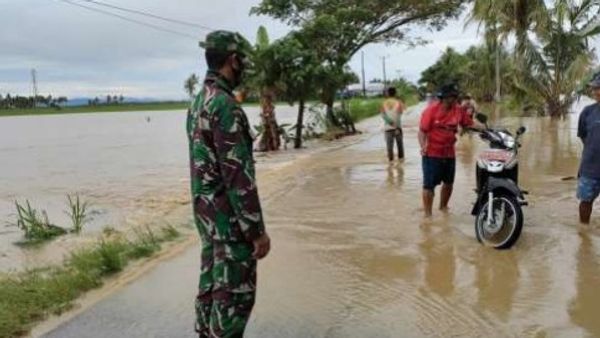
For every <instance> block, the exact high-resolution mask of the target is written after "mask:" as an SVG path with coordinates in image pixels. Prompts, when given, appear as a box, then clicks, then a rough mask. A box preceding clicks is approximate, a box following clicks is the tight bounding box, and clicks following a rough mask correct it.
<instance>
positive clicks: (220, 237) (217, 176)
mask: <svg viewBox="0 0 600 338" xmlns="http://www.w3.org/2000/svg"><path fill="white" fill-rule="evenodd" d="M200 46H201V47H203V48H204V49H205V50H206V61H207V63H208V68H209V70H208V73H207V75H206V78H205V80H204V85H203V89H202V90H201V92H200V93H199V94H198V96H197V97H196V99H195V100H194V102H193V104H192V107H191V109H190V110H189V112H188V118H187V133H188V139H189V150H190V170H191V189H192V198H193V209H194V219H195V223H196V226H197V228H198V232H199V234H200V238H201V240H202V254H201V256H202V258H201V259H202V266H201V272H200V285H199V294H198V297H197V299H196V314H197V331H198V333H199V335H200V337H242V336H243V334H244V329H245V327H246V323H247V322H248V318H249V317H250V313H251V311H252V308H253V306H254V299H255V294H256V262H257V259H261V258H263V257H265V256H266V255H267V254H268V252H269V250H270V239H269V236H268V235H267V233H266V232H265V226H264V222H263V216H262V211H261V207H260V201H259V198H258V192H257V188H256V181H255V171H254V159H253V155H252V143H253V138H252V136H251V130H250V126H249V123H248V119H247V117H246V115H245V113H244V111H243V110H242V108H241V107H240V106H239V104H238V102H237V101H236V100H235V97H234V95H233V93H232V90H233V89H234V88H235V87H237V86H238V85H239V84H240V81H241V77H242V75H243V72H244V68H245V66H246V64H247V56H248V55H249V53H250V50H251V49H250V44H249V43H248V42H247V41H246V40H245V39H244V38H243V37H242V36H241V35H239V34H237V33H231V32H226V31H216V32H212V33H210V34H209V35H208V36H207V37H206V41H204V42H201V43H200Z"/></svg>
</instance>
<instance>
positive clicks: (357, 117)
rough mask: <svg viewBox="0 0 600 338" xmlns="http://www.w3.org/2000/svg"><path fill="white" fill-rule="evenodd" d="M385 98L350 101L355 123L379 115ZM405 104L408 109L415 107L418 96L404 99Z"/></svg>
mask: <svg viewBox="0 0 600 338" xmlns="http://www.w3.org/2000/svg"><path fill="white" fill-rule="evenodd" d="M383 100H384V99H383V98H366V99H363V98H354V99H351V100H350V101H349V104H350V116H351V117H352V120H353V121H354V122H359V121H362V120H364V119H367V118H369V117H373V116H375V115H377V114H379V108H380V106H381V103H382V102H383ZM403 101H404V104H405V105H406V106H407V107H410V106H412V105H415V104H416V103H418V102H419V98H418V96H416V95H411V96H408V97H406V98H403Z"/></svg>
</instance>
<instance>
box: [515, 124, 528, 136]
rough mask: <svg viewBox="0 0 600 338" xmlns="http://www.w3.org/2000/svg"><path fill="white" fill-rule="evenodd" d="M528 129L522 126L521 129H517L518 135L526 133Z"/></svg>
mask: <svg viewBox="0 0 600 338" xmlns="http://www.w3.org/2000/svg"><path fill="white" fill-rule="evenodd" d="M526 131H527V128H525V127H523V126H521V127H520V128H519V129H517V135H519V136H520V135H523V134H525V132H526Z"/></svg>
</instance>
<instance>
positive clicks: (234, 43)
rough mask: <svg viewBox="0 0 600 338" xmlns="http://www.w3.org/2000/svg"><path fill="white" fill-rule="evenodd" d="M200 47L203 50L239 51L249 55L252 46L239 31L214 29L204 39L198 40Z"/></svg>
mask: <svg viewBox="0 0 600 338" xmlns="http://www.w3.org/2000/svg"><path fill="white" fill-rule="evenodd" d="M200 47H202V48H204V49H205V50H212V51H221V52H231V53H241V54H244V55H249V54H250V53H251V52H252V46H251V45H250V43H249V42H248V40H246V39H245V38H244V37H243V36H242V35H241V34H240V33H234V32H229V31H214V32H211V33H209V34H208V35H207V36H206V40H204V41H200Z"/></svg>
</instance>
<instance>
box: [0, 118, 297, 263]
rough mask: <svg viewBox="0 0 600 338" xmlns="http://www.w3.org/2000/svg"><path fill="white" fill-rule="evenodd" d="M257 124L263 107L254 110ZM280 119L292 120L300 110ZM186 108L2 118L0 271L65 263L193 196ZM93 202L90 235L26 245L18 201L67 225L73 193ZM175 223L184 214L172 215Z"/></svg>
mask: <svg viewBox="0 0 600 338" xmlns="http://www.w3.org/2000/svg"><path fill="white" fill-rule="evenodd" d="M247 110H248V115H249V118H250V120H251V124H252V125H256V124H259V119H258V114H259V112H258V108H257V107H251V108H248V109H247ZM278 114H279V115H278V118H279V120H280V121H282V122H284V123H290V122H293V121H294V119H295V109H294V108H292V107H288V106H282V107H279V109H278ZM185 118H186V116H185V112H176V111H164V112H128V113H98V114H75V115H55V116H25V117H4V118H1V119H0V272H2V271H9V270H14V269H22V268H27V267H34V266H40V265H46V264H48V263H55V262H60V261H61V260H62V257H63V256H64V254H65V253H66V252H67V251H69V250H71V249H72V248H73V247H77V246H80V245H86V244H88V243H89V242H90V241H93V240H94V236H95V235H97V234H98V233H99V232H100V231H101V230H102V229H103V228H104V227H105V226H111V227H113V228H115V229H125V228H130V227H132V226H138V225H143V224H148V223H153V222H164V221H165V220H164V219H163V218H164V217H165V216H167V215H168V214H170V213H172V212H173V211H174V210H176V209H177V208H178V207H181V206H182V205H183V204H185V203H187V202H188V201H189V192H188V182H189V169H188V153H187V139H186V136H185ZM73 193H79V194H80V195H81V197H82V198H83V199H84V200H87V201H89V202H91V203H92V209H93V211H92V214H91V216H92V217H93V219H92V221H91V222H90V224H88V225H87V226H86V229H85V232H84V236H65V237H62V238H60V239H58V240H56V241H53V242H52V243H50V244H49V245H45V246H44V247H43V248H40V249H23V248H20V247H17V246H15V245H14V244H13V243H15V242H18V241H19V240H21V239H22V234H21V231H20V230H19V229H17V228H16V226H15V222H16V215H15V213H16V208H15V204H14V202H15V201H16V200H17V201H20V202H24V201H25V200H26V199H28V200H30V201H31V203H32V205H33V206H35V207H38V208H40V209H45V210H47V212H48V216H49V219H50V221H51V222H53V223H55V224H57V225H60V226H67V227H69V226H70V224H69V220H68V216H67V215H66V214H65V213H64V210H66V208H67V207H66V202H67V198H66V195H67V194H73ZM171 218H172V219H171V221H172V222H184V221H187V218H186V219H183V220H181V219H179V217H178V216H177V217H171Z"/></svg>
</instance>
